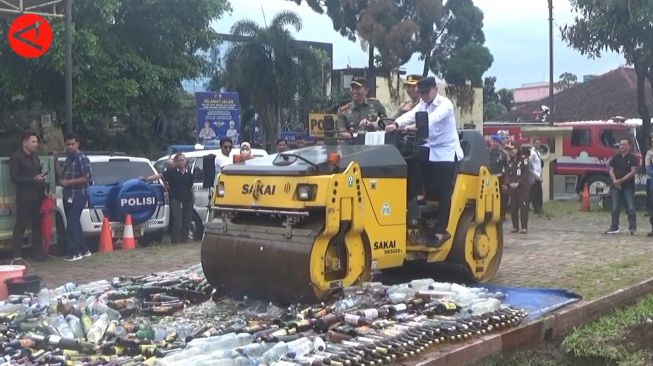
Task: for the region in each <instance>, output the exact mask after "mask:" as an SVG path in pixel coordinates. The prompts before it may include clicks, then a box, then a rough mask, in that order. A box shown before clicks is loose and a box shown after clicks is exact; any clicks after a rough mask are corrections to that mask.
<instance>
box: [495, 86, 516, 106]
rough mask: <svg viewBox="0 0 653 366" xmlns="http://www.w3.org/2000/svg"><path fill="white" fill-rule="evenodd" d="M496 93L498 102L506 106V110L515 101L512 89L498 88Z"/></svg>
mask: <svg viewBox="0 0 653 366" xmlns="http://www.w3.org/2000/svg"><path fill="white" fill-rule="evenodd" d="M497 95H498V96H499V102H501V105H503V106H504V108H506V111H510V110H512V105H513V104H514V103H515V96H514V95H513V93H512V90H510V89H506V88H503V89H499V91H498V92H497Z"/></svg>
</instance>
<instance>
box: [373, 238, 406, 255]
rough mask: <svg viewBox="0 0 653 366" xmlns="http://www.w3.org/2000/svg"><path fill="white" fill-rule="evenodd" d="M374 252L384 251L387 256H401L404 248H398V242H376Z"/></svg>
mask: <svg viewBox="0 0 653 366" xmlns="http://www.w3.org/2000/svg"><path fill="white" fill-rule="evenodd" d="M374 250H382V251H383V254H385V255H390V254H401V253H402V252H403V249H402V248H397V241H396V240H385V241H375V242H374Z"/></svg>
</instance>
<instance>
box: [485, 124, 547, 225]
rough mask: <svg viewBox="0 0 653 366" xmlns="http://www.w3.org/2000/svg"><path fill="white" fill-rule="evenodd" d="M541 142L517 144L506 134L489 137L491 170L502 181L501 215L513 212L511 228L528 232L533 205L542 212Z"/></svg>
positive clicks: (542, 164)
mask: <svg viewBox="0 0 653 366" xmlns="http://www.w3.org/2000/svg"><path fill="white" fill-rule="evenodd" d="M540 146H541V143H540V141H539V140H538V139H534V140H533V143H532V145H531V146H528V145H524V146H518V145H517V144H516V143H515V142H514V141H511V140H510V139H509V138H508V137H507V136H504V135H499V134H497V135H494V136H492V137H491V138H490V172H491V173H492V174H494V175H496V176H498V177H499V183H500V184H501V217H502V218H505V216H506V213H510V218H511V221H512V226H513V229H512V231H511V232H513V233H517V232H520V233H522V234H526V233H527V232H528V216H529V215H528V214H529V210H530V206H531V205H532V206H533V210H534V211H535V213H538V214H539V213H542V168H543V167H544V162H543V160H542V156H541V154H540Z"/></svg>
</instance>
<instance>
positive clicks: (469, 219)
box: [447, 207, 503, 283]
mask: <svg viewBox="0 0 653 366" xmlns="http://www.w3.org/2000/svg"><path fill="white" fill-rule="evenodd" d="M475 216H476V215H475V211H474V209H473V207H472V208H467V209H465V211H463V214H462V215H461V216H460V220H459V221H458V227H457V229H456V233H455V236H454V241H453V247H452V248H451V253H450V254H449V257H448V258H447V262H449V263H453V264H457V265H459V266H460V267H463V268H464V270H465V275H466V277H467V280H469V281H470V282H480V283H485V282H488V281H490V280H492V278H494V276H495V275H496V274H497V271H498V270H499V265H500V264H501V257H502V256H503V227H502V224H501V223H500V222H499V223H493V222H488V221H486V222H483V223H480V224H479V223H477V222H476V220H475Z"/></svg>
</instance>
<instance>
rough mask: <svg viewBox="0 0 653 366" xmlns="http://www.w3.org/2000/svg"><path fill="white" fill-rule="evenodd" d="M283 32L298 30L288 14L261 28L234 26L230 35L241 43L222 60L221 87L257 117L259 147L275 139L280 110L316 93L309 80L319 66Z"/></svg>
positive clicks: (297, 23) (293, 16)
mask: <svg viewBox="0 0 653 366" xmlns="http://www.w3.org/2000/svg"><path fill="white" fill-rule="evenodd" d="M288 27H292V28H294V29H295V30H296V31H299V30H301V27H302V22H301V19H300V18H299V16H297V14H296V13H294V12H291V11H282V12H279V13H278V14H277V15H275V17H274V18H273V19H272V22H271V23H270V25H269V26H267V27H260V26H259V25H258V24H256V23H255V22H253V21H251V20H247V19H245V20H240V21H238V22H236V23H235V24H234V25H233V26H232V28H231V33H232V34H233V35H235V36H245V37H247V40H246V41H242V42H238V43H235V44H234V45H233V46H232V47H231V48H230V49H229V50H228V51H227V54H226V57H225V60H226V62H225V70H224V74H223V77H224V84H225V85H226V86H228V87H230V88H233V89H235V90H237V91H238V92H240V93H241V94H246V95H247V99H248V100H250V101H251V103H252V104H253V105H254V107H255V109H256V110H257V111H258V112H259V114H260V115H261V116H262V117H263V123H262V124H261V130H262V131H261V132H262V136H263V143H264V144H266V143H267V142H269V141H273V140H274V138H276V137H277V136H278V135H279V131H280V127H281V120H282V112H283V111H284V109H286V108H289V107H290V106H291V105H292V103H293V101H294V100H295V99H296V98H298V96H302V97H304V96H306V95H307V94H312V93H314V91H315V89H319V85H315V83H314V82H313V79H315V75H319V70H320V67H321V66H320V63H321V61H320V60H319V57H318V55H317V54H316V53H315V52H314V51H313V50H312V49H311V48H308V47H306V46H302V45H300V44H298V43H296V42H295V40H294V38H293V37H292V35H291V34H290V31H289V30H288V29H287V28H288Z"/></svg>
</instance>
